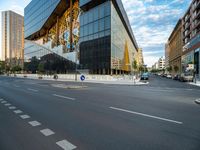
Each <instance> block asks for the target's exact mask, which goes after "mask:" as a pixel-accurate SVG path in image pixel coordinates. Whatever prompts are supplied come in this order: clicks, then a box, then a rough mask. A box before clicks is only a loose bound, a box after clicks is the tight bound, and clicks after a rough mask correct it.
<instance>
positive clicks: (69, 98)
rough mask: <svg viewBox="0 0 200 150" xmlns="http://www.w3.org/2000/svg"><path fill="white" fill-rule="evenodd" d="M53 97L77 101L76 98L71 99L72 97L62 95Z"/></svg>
mask: <svg viewBox="0 0 200 150" xmlns="http://www.w3.org/2000/svg"><path fill="white" fill-rule="evenodd" d="M53 96H55V97H59V98H64V99H68V100H75V98H71V97H67V96H62V95H57V94H53Z"/></svg>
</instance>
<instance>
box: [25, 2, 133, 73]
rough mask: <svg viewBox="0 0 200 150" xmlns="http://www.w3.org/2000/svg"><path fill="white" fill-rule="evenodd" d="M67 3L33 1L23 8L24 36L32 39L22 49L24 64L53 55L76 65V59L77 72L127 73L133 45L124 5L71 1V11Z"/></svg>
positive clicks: (130, 62) (131, 59)
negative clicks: (77, 64) (23, 49)
mask: <svg viewBox="0 0 200 150" xmlns="http://www.w3.org/2000/svg"><path fill="white" fill-rule="evenodd" d="M68 2H69V1H67V2H66V1H64V0H60V1H58V0H50V1H49V0H32V1H31V3H30V4H29V5H28V6H27V7H26V9H25V36H26V39H32V40H34V41H29V42H30V43H28V44H26V46H25V59H26V62H29V61H31V60H32V58H34V57H36V58H37V59H38V60H40V59H42V58H43V57H44V56H49V55H52V54H53V55H60V56H61V58H64V59H68V58H69V59H68V60H70V61H73V60H74V62H75V60H76V59H74V58H76V56H79V57H78V59H79V60H80V69H89V70H90V73H93V74H112V73H113V71H115V72H116V71H124V72H127V73H128V72H130V71H131V67H132V66H131V65H132V62H133V60H134V57H135V55H134V54H135V52H136V48H135V47H134V46H135V44H136V42H134V40H133V39H134V36H132V31H131V30H130V24H129V22H128V21H127V16H126V14H122V13H125V11H124V9H123V6H117V5H118V4H119V5H122V3H119V2H115V1H111V0H103V1H95V0H80V1H79V0H74V1H73V6H72V11H71V9H70V7H69V4H68ZM90 2H94V3H90ZM64 3H65V5H63V4H64ZM90 4H91V5H90ZM83 5H84V6H83ZM81 6H83V7H81ZM80 9H81V11H80ZM121 10H123V11H121ZM70 12H72V18H71V16H70V14H71V13H70ZM58 13H59V15H58ZM52 16H53V17H52ZM124 16H125V17H126V18H123V17H124ZM48 24H50V25H48ZM71 29H72V30H71ZM71 31H72V32H71ZM71 33H72V36H70V34H71ZM136 45H137V44H136ZM78 50H79V52H80V53H79V54H78V55H77V53H74V52H77V51H78ZM72 57H73V58H72ZM45 58H47V57H45ZM49 58H52V57H49ZM79 60H78V62H79ZM121 73H122V72H121Z"/></svg>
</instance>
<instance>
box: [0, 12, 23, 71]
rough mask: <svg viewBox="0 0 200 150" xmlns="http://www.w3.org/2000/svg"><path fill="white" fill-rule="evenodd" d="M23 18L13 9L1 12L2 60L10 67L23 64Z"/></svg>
mask: <svg viewBox="0 0 200 150" xmlns="http://www.w3.org/2000/svg"><path fill="white" fill-rule="evenodd" d="M23 59H24V18H23V16H21V15H19V14H17V13H15V12H13V11H3V12H2V60H3V61H5V62H6V64H7V65H9V66H10V67H13V66H16V65H19V66H23Z"/></svg>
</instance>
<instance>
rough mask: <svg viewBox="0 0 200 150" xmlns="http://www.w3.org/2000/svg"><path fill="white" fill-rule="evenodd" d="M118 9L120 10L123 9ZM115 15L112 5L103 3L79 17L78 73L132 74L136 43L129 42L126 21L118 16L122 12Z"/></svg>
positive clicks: (116, 12) (131, 40)
mask: <svg viewBox="0 0 200 150" xmlns="http://www.w3.org/2000/svg"><path fill="white" fill-rule="evenodd" d="M120 4H122V3H120ZM120 8H121V9H123V6H122V7H120ZM120 8H119V9H120ZM119 9H118V11H120V10H119ZM118 11H117V8H116V4H114V3H113V2H112V1H107V2H104V3H103V4H100V5H98V6H96V7H94V8H90V9H89V10H86V11H83V13H82V14H81V16H80V40H79V42H80V64H81V67H82V69H89V70H91V73H97V74H102V73H103V74H113V73H114V74H120V73H128V72H131V71H132V63H133V61H134V60H135V58H136V57H137V55H136V53H137V50H136V49H137V47H135V45H137V43H134V42H133V41H134V40H133V39H134V36H131V35H133V34H132V32H130V31H129V27H130V24H129V22H128V21H127V18H122V17H123V16H126V15H125V14H123V15H122V14H121V15H119V13H124V11H123V12H118ZM129 32H130V33H129Z"/></svg>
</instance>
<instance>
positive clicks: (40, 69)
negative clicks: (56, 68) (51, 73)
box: [38, 62, 45, 74]
mask: <svg viewBox="0 0 200 150" xmlns="http://www.w3.org/2000/svg"><path fill="white" fill-rule="evenodd" d="M38 72H39V74H44V72H45V69H44V64H43V63H42V62H40V63H39V65H38Z"/></svg>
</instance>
